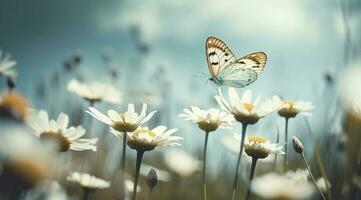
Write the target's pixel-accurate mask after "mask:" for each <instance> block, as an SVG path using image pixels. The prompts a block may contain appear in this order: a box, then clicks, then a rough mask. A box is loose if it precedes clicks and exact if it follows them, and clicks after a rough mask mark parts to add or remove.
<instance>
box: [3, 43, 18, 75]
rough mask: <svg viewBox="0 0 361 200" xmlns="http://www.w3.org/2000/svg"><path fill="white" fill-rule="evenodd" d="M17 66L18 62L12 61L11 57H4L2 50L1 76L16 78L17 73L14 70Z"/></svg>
mask: <svg viewBox="0 0 361 200" xmlns="http://www.w3.org/2000/svg"><path fill="white" fill-rule="evenodd" d="M15 65H16V61H14V60H11V57H10V56H9V55H5V56H3V54H2V51H1V50H0V76H5V77H15V76H16V71H15V70H14V69H13V68H14V66H15Z"/></svg>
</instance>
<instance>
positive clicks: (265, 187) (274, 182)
mask: <svg viewBox="0 0 361 200" xmlns="http://www.w3.org/2000/svg"><path fill="white" fill-rule="evenodd" d="M251 188H252V192H253V193H255V194H256V195H257V196H260V197H262V198H264V199H287V200H301V199H311V197H312V195H313V193H314V187H313V185H311V184H310V183H308V182H304V181H300V182H296V181H294V180H293V179H292V178H289V177H288V176H285V175H279V174H276V173H269V174H265V175H263V176H260V177H256V178H255V179H254V180H253V181H252V187H251Z"/></svg>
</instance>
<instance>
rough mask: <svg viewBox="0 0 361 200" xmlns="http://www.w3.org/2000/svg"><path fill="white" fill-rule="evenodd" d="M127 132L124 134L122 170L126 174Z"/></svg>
mask: <svg viewBox="0 0 361 200" xmlns="http://www.w3.org/2000/svg"><path fill="white" fill-rule="evenodd" d="M127 137H128V134H127V132H124V133H123V151H122V170H123V172H125V157H126V152H127Z"/></svg>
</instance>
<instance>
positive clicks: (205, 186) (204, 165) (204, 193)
mask: <svg viewBox="0 0 361 200" xmlns="http://www.w3.org/2000/svg"><path fill="white" fill-rule="evenodd" d="M208 136H209V132H206V133H205V137H204V148H203V174H202V175H203V176H202V178H203V199H204V200H207V184H206V182H207V181H206V159H207V145H208Z"/></svg>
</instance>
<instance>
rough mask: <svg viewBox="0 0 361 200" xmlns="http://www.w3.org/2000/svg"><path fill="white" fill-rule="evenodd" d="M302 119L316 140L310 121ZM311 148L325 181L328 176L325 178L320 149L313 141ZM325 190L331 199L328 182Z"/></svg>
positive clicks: (313, 139)
mask: <svg viewBox="0 0 361 200" xmlns="http://www.w3.org/2000/svg"><path fill="white" fill-rule="evenodd" d="M304 120H305V123H306V126H307V128H308V132H309V133H310V135H311V137H312V141H316V138H315V135H314V134H313V132H312V129H311V125H310V123H309V122H308V120H307V118H306V117H305V118H304ZM313 148H314V150H315V153H316V161H317V164H318V167H319V169H320V172H321V175H322V177H323V178H324V179H325V181H326V183H327V182H328V178H327V174H326V169H325V165H324V164H323V162H322V158H321V155H320V151H319V149H318V145H316V144H315V143H314V144H313ZM326 190H327V196H328V199H329V200H331V199H332V195H331V189H330V186H329V185H328V184H326Z"/></svg>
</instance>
